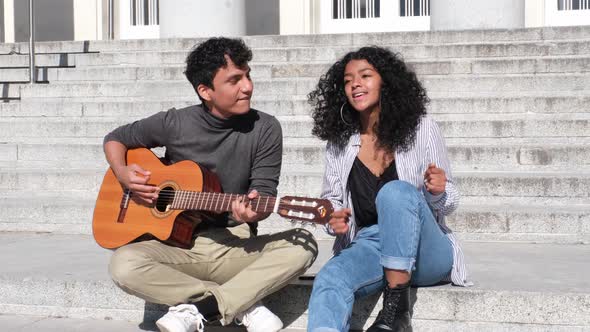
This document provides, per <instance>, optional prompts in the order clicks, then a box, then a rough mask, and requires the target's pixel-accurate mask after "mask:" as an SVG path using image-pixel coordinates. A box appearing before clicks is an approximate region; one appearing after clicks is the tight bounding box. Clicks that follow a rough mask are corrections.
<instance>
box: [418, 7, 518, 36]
mask: <svg viewBox="0 0 590 332" xmlns="http://www.w3.org/2000/svg"><path fill="white" fill-rule="evenodd" d="M524 3H525V0H475V1H474V0H431V1H430V29H431V30H466V29H519V28H524V20H525V14H524V7H525V6H524Z"/></svg>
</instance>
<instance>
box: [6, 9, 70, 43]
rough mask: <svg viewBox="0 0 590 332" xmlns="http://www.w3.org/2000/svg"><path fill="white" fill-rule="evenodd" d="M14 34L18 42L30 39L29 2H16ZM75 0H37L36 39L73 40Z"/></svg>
mask: <svg viewBox="0 0 590 332" xmlns="http://www.w3.org/2000/svg"><path fill="white" fill-rule="evenodd" d="M14 17H15V20H14V22H15V24H14V36H15V40H16V41H17V42H22V41H27V40H29V2H28V1H25V0H18V1H15V2H14ZM73 39H74V3H73V0H42V1H35V40H37V41H47V40H73Z"/></svg>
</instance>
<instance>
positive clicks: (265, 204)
mask: <svg viewBox="0 0 590 332" xmlns="http://www.w3.org/2000/svg"><path fill="white" fill-rule="evenodd" d="M269 198H270V197H268V196H267V197H266V203H264V212H266V209H267V208H268V199H269Z"/></svg>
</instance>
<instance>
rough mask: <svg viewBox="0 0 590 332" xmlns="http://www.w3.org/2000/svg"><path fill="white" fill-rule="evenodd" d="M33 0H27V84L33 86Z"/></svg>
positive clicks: (34, 78)
mask: <svg viewBox="0 0 590 332" xmlns="http://www.w3.org/2000/svg"><path fill="white" fill-rule="evenodd" d="M33 2H34V1H33V0H29V83H30V84H35V80H36V75H35V74H36V73H35V12H34V6H33Z"/></svg>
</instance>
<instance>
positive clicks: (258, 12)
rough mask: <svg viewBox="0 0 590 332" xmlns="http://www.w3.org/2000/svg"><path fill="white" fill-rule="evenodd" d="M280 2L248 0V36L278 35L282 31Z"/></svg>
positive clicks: (277, 0)
mask: <svg viewBox="0 0 590 332" xmlns="http://www.w3.org/2000/svg"><path fill="white" fill-rule="evenodd" d="M279 22H280V10H279V0H247V3H246V34H247V35H248V36H252V35H278V34H279V33H280V32H281V31H280V23H279Z"/></svg>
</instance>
